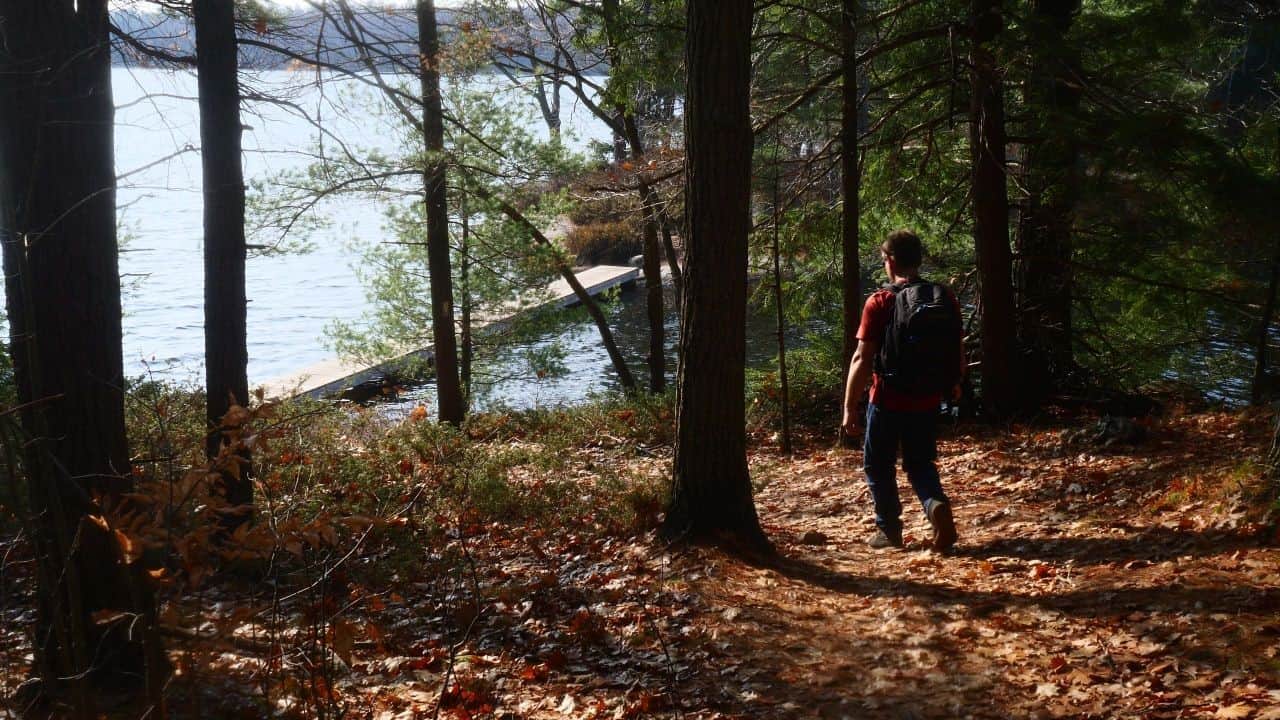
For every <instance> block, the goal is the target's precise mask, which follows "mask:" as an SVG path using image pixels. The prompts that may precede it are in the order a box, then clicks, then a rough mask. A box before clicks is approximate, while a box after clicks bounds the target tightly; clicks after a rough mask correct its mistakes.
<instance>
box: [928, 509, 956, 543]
mask: <svg viewBox="0 0 1280 720" xmlns="http://www.w3.org/2000/svg"><path fill="white" fill-rule="evenodd" d="M929 524H930V525H932V526H933V538H932V539H931V542H932V544H933V549H934V550H937V551H938V552H940V553H944V552H947V551H948V550H950V549H951V547H952V546H953V545H955V544H956V537H957V536H956V519H955V518H954V517H953V516H952V515H951V503H945V502H937V503H933V505H932V506H930V508H929Z"/></svg>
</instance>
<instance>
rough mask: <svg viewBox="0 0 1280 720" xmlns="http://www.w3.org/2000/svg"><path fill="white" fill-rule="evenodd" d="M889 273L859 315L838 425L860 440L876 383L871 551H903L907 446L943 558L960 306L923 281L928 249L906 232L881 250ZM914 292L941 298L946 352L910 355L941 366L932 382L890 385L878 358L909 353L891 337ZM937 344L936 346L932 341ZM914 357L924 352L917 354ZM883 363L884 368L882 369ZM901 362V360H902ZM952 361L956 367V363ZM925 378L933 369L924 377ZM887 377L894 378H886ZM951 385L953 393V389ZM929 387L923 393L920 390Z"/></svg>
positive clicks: (871, 417) (950, 536)
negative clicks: (943, 424) (946, 434)
mask: <svg viewBox="0 0 1280 720" xmlns="http://www.w3.org/2000/svg"><path fill="white" fill-rule="evenodd" d="M880 254H881V257H882V258H883V259H884V269H885V273H886V274H887V275H888V276H889V281H890V283H891V284H892V285H891V287H890V288H888V289H882V290H879V291H877V292H876V293H874V294H872V296H871V297H869V298H867V303H866V305H865V307H864V308H863V311H862V323H861V325H860V326H859V328H858V348H857V351H856V352H855V353H854V356H853V361H852V362H851V363H850V365H849V376H848V380H847V382H846V383H845V394H844V419H843V421H842V422H841V426H842V427H843V429H844V431H845V432H846V433H848V434H849V435H851V436H856V432H857V430H858V425H859V420H860V418H859V413H858V401H859V400H860V399H861V397H862V392H863V390H865V389H866V387H867V383H868V381H870V383H871V397H870V401H869V404H868V406H867V414H866V436H865V440H864V443H863V469H864V470H865V472H866V476H867V485H868V487H869V488H870V489H871V497H872V499H873V501H874V503H875V520H876V532H875V534H874V535H873V536H872V537H871V539H870V540H869V541H868V544H869V545H870V546H871V547H873V548H887V547H896V548H900V547H902V518H901V515H902V503H901V501H900V500H899V498H898V484H897V479H896V477H895V466H896V465H897V461H898V458H897V455H898V445H899V444H901V445H902V467H903V470H905V471H906V473H907V478H908V479H909V480H910V481H911V487H912V489H914V490H915V492H916V495H917V496H918V497H919V498H920V502H921V503H922V504H923V505H924V511H925V516H926V517H927V518H928V519H929V523H930V525H932V526H933V536H932V538H931V544H932V546H933V549H934V550H936V551H938V552H946V551H948V550H950V549H951V547H952V546H953V545H954V544H955V542H956V526H955V520H954V517H953V516H952V512H951V503H950V501H949V500H948V499H947V496H946V494H945V493H943V491H942V482H941V480H940V479H939V477H938V468H937V466H936V464H935V462H934V461H935V460H936V459H937V454H938V451H937V421H938V406H939V404H941V402H942V394H943V393H942V391H941V390H940V389H938V388H937V385H938V384H939V383H941V384H942V385H943V386H945V387H947V388H948V389H950V392H951V393H952V397H953V398H955V397H956V396H957V394H958V392H959V384H958V379H959V377H960V373H961V372H962V371H963V366H964V358H963V351H962V349H961V347H960V342H961V341H960V338H961V335H962V327H961V322H960V306H959V304H958V303H957V302H956V299H955V296H954V295H953V294H951V292H950V291H948V290H945V289H944V288H942V287H941V286H938V285H933V284H931V283H926V282H924V281H923V280H921V279H920V262H921V258H922V255H923V250H922V247H921V243H920V238H919V237H917V236H916V234H915V233H913V232H911V231H909V230H895V231H894V232H892V233H890V234H889V237H888V238H887V239H886V240H885V241H884V243H883V244H882V245H881V246H880ZM912 287H915V288H917V289H916V291H915V293H914V294H913V295H912V296H911V297H910V298H909V299H908V298H903V300H904V301H906V302H911V301H914V300H918V299H919V297H920V295H921V293H924V294H926V295H927V294H929V293H932V294H933V295H936V296H937V297H936V299H937V300H938V301H939V303H935V304H934V305H933V306H932V307H935V308H936V307H939V306H941V307H942V315H941V317H942V318H943V319H942V321H941V322H942V325H943V326H944V327H943V328H942V334H941V337H943V338H944V339H943V340H942V341H941V342H942V343H943V345H942V347H941V351H939V350H938V346H937V345H934V346H933V347H934V348H935V349H934V350H932V351H930V352H929V355H930V356H929V357H908V358H906V360H908V361H909V364H912V365H913V367H916V368H921V367H929V366H930V365H931V364H932V365H934V366H940V367H941V370H938V369H936V368H935V369H933V371H932V372H933V375H932V376H931V378H932V379H931V380H928V381H925V382H914V383H910V384H906V383H901V382H889V380H890V379H892V380H895V381H896V380H898V377H897V376H896V375H895V374H892V373H889V371H888V370H886V369H885V367H884V366H885V364H886V362H891V361H892V360H889V359H886V357H885V355H884V354H882V353H881V348H882V347H883V346H884V343H886V342H887V341H888V342H892V343H894V348H895V352H897V353H900V354H909V353H910V352H911V351H912V350H913V347H912V346H911V345H909V344H907V343H901V342H899V341H898V338H896V337H895V338H886V335H887V334H888V333H892V332H894V328H893V327H891V323H894V322H896V321H895V305H897V306H898V307H904V305H903V303H901V302H899V299H900V298H899V295H900V294H902V293H906V292H907V290H908V289H910V288H912ZM935 342H937V341H935ZM917 352H919V351H918V350H917ZM878 357H879V359H880V362H879V363H877V358H878ZM900 360H901V359H899V361H900ZM951 363H956V364H955V365H951ZM923 372H928V371H923ZM886 374H890V375H893V377H886ZM953 386H954V389H951V388H952V387H953ZM921 388H926V389H923V390H922V389H921Z"/></svg>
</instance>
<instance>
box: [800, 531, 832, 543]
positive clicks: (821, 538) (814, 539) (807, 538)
mask: <svg viewBox="0 0 1280 720" xmlns="http://www.w3.org/2000/svg"><path fill="white" fill-rule="evenodd" d="M800 542H801V543H803V544H805V545H826V544H827V536H826V535H824V534H823V533H820V532H818V531H817V530H810V531H809V532H806V533H805V534H804V537H802V538H800Z"/></svg>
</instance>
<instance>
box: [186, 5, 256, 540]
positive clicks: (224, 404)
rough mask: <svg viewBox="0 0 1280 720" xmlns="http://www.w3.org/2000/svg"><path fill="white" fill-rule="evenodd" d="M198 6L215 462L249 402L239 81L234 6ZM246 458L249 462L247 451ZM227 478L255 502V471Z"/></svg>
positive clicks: (238, 501)
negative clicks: (233, 416) (228, 424)
mask: <svg viewBox="0 0 1280 720" xmlns="http://www.w3.org/2000/svg"><path fill="white" fill-rule="evenodd" d="M191 9H192V15H193V18H194V22H195V31H196V67H197V71H198V72H197V82H198V85H199V92H200V160H201V165H202V166H203V169H204V356H205V371H204V376H205V395H206V398H205V408H206V411H205V415H206V420H207V422H208V427H209V428H210V432H209V435H208V438H207V443H206V448H205V449H206V452H207V453H208V456H209V458H211V459H212V458H215V457H217V456H218V453H219V451H220V450H221V449H222V447H223V440H224V435H223V433H222V432H221V431H220V430H219V428H220V427H221V426H222V418H223V416H225V415H226V414H227V410H229V409H230V408H231V405H232V404H233V403H234V404H240V405H248V403H249V375H248V372H249V370H248V365H249V350H248V339H247V337H248V336H247V329H246V314H247V307H248V306H247V303H246V297H245V239H244V203H245V201H244V174H243V171H242V169H241V164H240V134H241V125H240V81H239V77H238V72H239V66H238V63H237V61H236V26H235V12H234V5H233V4H232V3H230V2H226V1H225V0H194V2H193V3H192V8H191ZM244 457H245V460H246V464H247V461H248V459H249V456H248V451H244ZM223 483H224V486H225V491H226V498H227V503H228V504H229V505H231V506H232V507H236V506H244V505H248V504H250V503H251V502H253V481H252V479H251V473H249V472H244V471H242V472H241V473H240V474H239V476H238V477H236V476H233V475H231V474H224V477H223ZM246 517H247V516H246V515H243V514H236V515H229V516H228V520H229V522H230V524H232V525H235V524H238V523H239V522H242V521H243V520H244V519H245V518H246Z"/></svg>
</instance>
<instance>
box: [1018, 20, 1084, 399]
mask: <svg viewBox="0 0 1280 720" xmlns="http://www.w3.org/2000/svg"><path fill="white" fill-rule="evenodd" d="M1079 7H1080V2H1079V0H1037V1H1036V2H1035V3H1034V4H1033V7H1032V15H1031V22H1030V23H1029V27H1030V30H1031V35H1030V43H1029V45H1030V51H1031V71H1030V77H1029V78H1028V80H1027V88H1026V93H1025V95H1026V104H1027V109H1028V111H1029V113H1030V116H1031V118H1032V120H1031V122H1032V126H1031V128H1030V132H1029V133H1028V134H1029V135H1031V137H1032V138H1033V140H1032V142H1031V143H1029V144H1028V145H1027V146H1026V148H1025V151H1024V158H1023V164H1024V168H1025V169H1024V177H1025V185H1026V187H1027V201H1026V202H1027V206H1026V209H1025V211H1024V213H1023V215H1022V218H1021V221H1020V222H1019V224H1018V246H1019V253H1018V254H1019V262H1018V291H1019V292H1018V300H1019V302H1018V315H1017V324H1018V328H1017V330H1018V339H1019V343H1020V345H1021V349H1022V351H1023V352H1022V353H1021V357H1022V358H1023V362H1022V364H1023V366H1024V370H1023V372H1024V383H1023V385H1024V387H1025V388H1026V390H1027V391H1028V393H1029V394H1028V395H1027V396H1026V398H1027V400H1028V402H1030V403H1033V404H1038V403H1040V402H1042V401H1043V400H1044V398H1045V397H1046V396H1047V394H1048V392H1049V391H1050V390H1051V389H1052V388H1053V387H1054V386H1055V385H1056V384H1057V383H1059V382H1060V381H1061V380H1062V379H1063V378H1064V377H1065V376H1066V375H1067V374H1068V373H1069V372H1070V371H1071V369H1072V367H1073V366H1074V359H1073V354H1072V348H1071V340H1072V323H1071V304H1072V284H1073V282H1072V279H1073V278H1072V276H1073V273H1072V268H1071V255H1072V246H1073V243H1072V224H1073V219H1074V214H1075V203H1076V197H1077V195H1078V192H1079V172H1078V170H1077V167H1076V166H1077V163H1078V155H1079V149H1078V143H1077V141H1076V138H1075V133H1076V125H1075V122H1074V119H1075V116H1076V112H1077V110H1078V108H1079V106H1080V89H1079V87H1080V85H1079V82H1078V79H1077V78H1076V77H1075V76H1076V74H1077V73H1078V65H1079V63H1078V60H1077V59H1076V57H1075V54H1074V53H1072V52H1069V50H1068V49H1067V48H1065V47H1064V41H1065V37H1066V34H1067V31H1068V30H1069V29H1070V27H1071V23H1072V22H1073V20H1074V19H1075V14H1076V12H1077V11H1078V10H1079Z"/></svg>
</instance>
